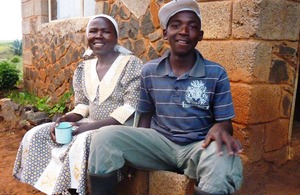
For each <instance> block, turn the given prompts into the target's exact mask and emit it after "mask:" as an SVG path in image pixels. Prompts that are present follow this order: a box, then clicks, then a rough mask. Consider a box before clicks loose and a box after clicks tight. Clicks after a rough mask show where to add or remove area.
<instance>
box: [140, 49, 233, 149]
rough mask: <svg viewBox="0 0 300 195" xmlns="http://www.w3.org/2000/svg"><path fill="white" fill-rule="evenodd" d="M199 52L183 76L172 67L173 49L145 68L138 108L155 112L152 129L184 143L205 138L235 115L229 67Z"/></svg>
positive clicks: (142, 110)
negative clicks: (215, 125)
mask: <svg viewBox="0 0 300 195" xmlns="http://www.w3.org/2000/svg"><path fill="white" fill-rule="evenodd" d="M195 52H196V55H197V60H196V63H195V65H194V66H193V68H192V69H191V70H190V71H189V72H187V73H185V74H183V75H181V76H180V77H177V76H176V75H175V74H174V73H173V72H172V70H171V68H170V64H169V61H168V57H169V55H170V53H169V52H166V53H165V54H164V55H163V56H162V57H161V58H158V59H155V60H152V61H149V62H148V63H146V64H145V65H144V66H143V67H142V78H141V91H140V99H139V104H138V109H137V111H138V112H140V113H148V112H153V113H154V115H153V117H152V120H151V128H153V129H155V130H157V131H158V132H160V133H161V134H163V135H164V136H166V137H167V138H169V139H170V140H172V141H173V142H175V143H178V144H181V145H185V144H189V143H192V142H194V141H200V140H203V139H205V136H206V134H207V132H208V130H209V129H210V128H211V127H212V125H213V124H214V123H215V122H216V121H223V120H228V119H231V118H233V117H234V116H235V113H234V108H233V103H232V96H231V91H230V83H229V79H228V76H227V73H226V71H225V69H224V68H223V67H222V66H221V65H219V64H217V63H214V62H211V61H208V60H206V59H204V58H203V57H202V55H201V54H200V52H198V51H197V50H195Z"/></svg>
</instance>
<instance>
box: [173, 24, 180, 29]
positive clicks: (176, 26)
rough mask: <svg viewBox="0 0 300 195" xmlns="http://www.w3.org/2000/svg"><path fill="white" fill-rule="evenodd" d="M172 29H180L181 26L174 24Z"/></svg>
mask: <svg viewBox="0 0 300 195" xmlns="http://www.w3.org/2000/svg"><path fill="white" fill-rule="evenodd" d="M171 27H172V28H179V27H180V25H179V24H172V25H171Z"/></svg>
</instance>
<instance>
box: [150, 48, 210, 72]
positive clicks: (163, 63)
mask: <svg viewBox="0 0 300 195" xmlns="http://www.w3.org/2000/svg"><path fill="white" fill-rule="evenodd" d="M195 53H196V56H197V57H196V62H195V64H194V66H193V68H192V69H191V70H190V71H189V72H188V75H189V76H192V77H204V76H205V64H204V58H203V56H202V55H201V53H200V52H199V51H198V50H196V49H195ZM169 56H170V50H168V51H166V52H165V53H164V54H163V56H162V57H161V58H160V61H159V62H158V66H157V68H156V73H157V74H158V75H160V76H166V75H174V74H172V71H171V67H170V63H169Z"/></svg>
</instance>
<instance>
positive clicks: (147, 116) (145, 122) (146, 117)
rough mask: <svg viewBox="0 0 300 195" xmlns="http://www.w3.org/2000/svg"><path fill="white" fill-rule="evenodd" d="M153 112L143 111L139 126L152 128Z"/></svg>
mask: <svg viewBox="0 0 300 195" xmlns="http://www.w3.org/2000/svg"><path fill="white" fill-rule="evenodd" d="M152 115H153V113H142V114H140V119H139V122H138V127H144V128H150V124H151V118H152Z"/></svg>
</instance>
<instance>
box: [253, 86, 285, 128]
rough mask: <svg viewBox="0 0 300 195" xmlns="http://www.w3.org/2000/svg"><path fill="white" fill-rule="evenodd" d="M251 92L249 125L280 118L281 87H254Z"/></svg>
mask: <svg viewBox="0 0 300 195" xmlns="http://www.w3.org/2000/svg"><path fill="white" fill-rule="evenodd" d="M251 91H252V93H251V100H250V104H249V106H250V112H249V124H257V123H263V122H270V121H274V120H277V119H278V118H279V116H280V109H279V108H280V103H281V88H280V86H276V85H253V86H252V90H251Z"/></svg>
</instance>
